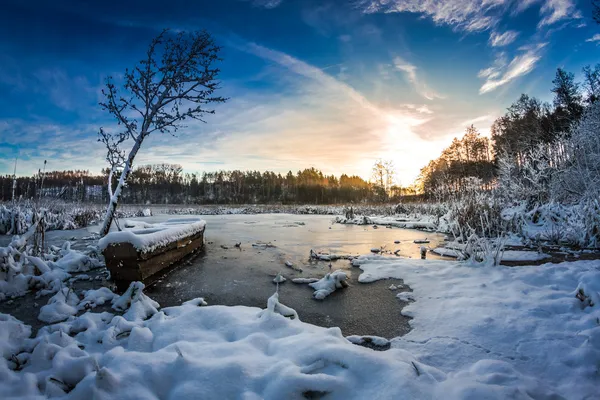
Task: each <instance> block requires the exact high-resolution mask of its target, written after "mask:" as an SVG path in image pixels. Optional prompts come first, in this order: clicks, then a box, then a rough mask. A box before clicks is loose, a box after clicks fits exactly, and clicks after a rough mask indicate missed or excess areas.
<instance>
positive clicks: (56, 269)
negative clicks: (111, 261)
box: [0, 238, 103, 301]
mask: <svg viewBox="0 0 600 400" xmlns="http://www.w3.org/2000/svg"><path fill="white" fill-rule="evenodd" d="M20 239H21V238H17V239H16V240H13V241H12V242H11V245H9V246H7V247H0V301H2V300H5V299H6V298H8V297H16V296H23V295H24V294H25V293H27V292H28V291H30V290H37V291H38V293H37V296H43V295H46V294H53V293H56V292H57V291H58V290H60V289H61V288H62V287H63V282H64V281H66V280H68V279H69V278H71V274H70V273H72V272H84V271H89V270H90V269H93V268H98V267H101V266H102V265H103V264H102V263H101V262H100V261H99V260H98V259H97V258H96V257H95V256H94V255H95V254H93V253H95V252H96V251H95V249H88V250H86V253H83V252H80V251H77V250H72V249H71V248H70V245H69V242H66V243H65V245H64V246H63V247H62V248H54V251H51V252H49V253H46V254H44V255H43V257H36V256H31V255H28V253H30V252H31V249H30V248H29V247H28V246H26V243H21V240H20ZM16 245H17V246H19V247H15V246H16Z"/></svg>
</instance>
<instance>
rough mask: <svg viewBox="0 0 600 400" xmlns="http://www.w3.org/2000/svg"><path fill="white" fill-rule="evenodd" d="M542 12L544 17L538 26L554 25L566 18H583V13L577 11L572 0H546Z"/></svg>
mask: <svg viewBox="0 0 600 400" xmlns="http://www.w3.org/2000/svg"><path fill="white" fill-rule="evenodd" d="M540 12H541V14H542V15H544V18H543V19H542V20H541V21H540V22H539V24H538V27H542V26H545V25H552V24H553V23H555V22H558V21H561V20H564V19H579V18H581V13H580V12H579V11H577V9H576V7H575V4H574V3H573V1H571V0H545V1H544V3H543V5H542V8H541V11H540Z"/></svg>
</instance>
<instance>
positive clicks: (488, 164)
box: [418, 125, 495, 199]
mask: <svg viewBox="0 0 600 400" xmlns="http://www.w3.org/2000/svg"><path fill="white" fill-rule="evenodd" d="M491 153H492V146H491V142H490V140H489V139H488V138H487V137H485V136H481V135H480V133H479V132H478V131H477V129H476V128H475V127H474V126H472V125H471V126H470V127H468V128H467V130H466V133H465V135H464V136H463V137H462V138H461V139H458V138H455V139H454V140H453V141H452V144H451V145H450V146H449V147H448V148H446V149H445V150H444V151H443V152H442V155H441V156H440V157H438V158H437V159H435V160H432V161H430V162H429V164H428V165H427V166H425V167H424V168H422V169H421V173H420V175H419V178H418V186H419V188H420V190H421V191H422V192H424V193H426V194H427V195H429V196H435V197H436V198H437V199H445V198H447V197H448V196H452V195H455V194H457V193H460V192H462V191H464V189H465V187H466V186H467V185H471V182H472V179H470V178H477V179H478V182H480V185H481V188H482V189H484V190H485V189H489V188H491V185H492V181H493V179H494V177H495V172H494V163H493V160H492V154H491Z"/></svg>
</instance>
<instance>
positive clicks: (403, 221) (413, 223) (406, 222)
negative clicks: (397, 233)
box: [334, 215, 438, 231]
mask: <svg viewBox="0 0 600 400" xmlns="http://www.w3.org/2000/svg"><path fill="white" fill-rule="evenodd" d="M334 222H336V223H338V224H352V225H383V226H388V227H394V228H405V229H422V230H428V231H429V230H436V229H437V227H438V226H437V224H436V223H435V222H434V221H433V217H432V216H428V215H422V216H419V218H416V219H407V218H403V217H401V216H372V217H367V216H364V215H360V216H356V217H354V218H346V217H342V216H338V217H336V218H335V220H334Z"/></svg>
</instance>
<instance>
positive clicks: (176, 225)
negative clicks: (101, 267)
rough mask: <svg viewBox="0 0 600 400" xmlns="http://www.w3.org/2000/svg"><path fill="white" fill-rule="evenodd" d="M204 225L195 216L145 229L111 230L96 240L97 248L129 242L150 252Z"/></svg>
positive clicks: (197, 231) (188, 234) (143, 250)
mask: <svg viewBox="0 0 600 400" xmlns="http://www.w3.org/2000/svg"><path fill="white" fill-rule="evenodd" d="M134 225H135V224H134ZM146 226H147V225H146ZM205 226H206V222H205V221H202V220H200V219H197V218H193V219H191V218H188V219H179V220H177V219H173V220H168V221H167V222H164V223H162V224H156V225H152V227H147V228H145V229H133V230H124V231H121V232H111V233H109V234H108V235H106V236H104V237H103V238H102V239H100V240H99V241H98V248H99V249H100V251H104V250H105V249H106V248H107V247H108V246H110V245H116V244H120V243H130V244H132V245H133V247H135V248H136V249H137V250H139V251H140V252H142V253H150V252H152V251H154V250H155V249H157V248H159V247H162V246H165V245H167V244H169V243H171V242H174V241H177V240H181V239H184V238H186V237H188V236H190V235H194V234H197V233H199V232H202V231H204V229H205Z"/></svg>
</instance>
